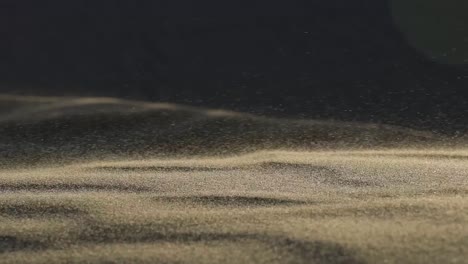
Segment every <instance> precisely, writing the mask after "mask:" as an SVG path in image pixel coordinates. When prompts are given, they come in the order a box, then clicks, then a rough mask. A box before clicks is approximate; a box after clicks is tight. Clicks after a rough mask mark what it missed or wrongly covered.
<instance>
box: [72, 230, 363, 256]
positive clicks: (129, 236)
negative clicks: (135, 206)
mask: <svg viewBox="0 0 468 264" xmlns="http://www.w3.org/2000/svg"><path fill="white" fill-rule="evenodd" d="M94 228H96V229H94V230H90V231H91V232H86V234H85V235H84V236H82V237H81V238H80V239H81V240H82V241H83V242H85V243H159V242H170V243H210V242H229V243H243V242H247V241H255V242H258V243H262V244H265V245H267V246H268V247H270V248H272V249H273V250H274V251H275V252H276V253H278V254H281V255H287V256H289V257H292V258H293V259H294V262H293V263H334V264H339V263H350V264H360V263H364V262H363V261H361V260H360V259H358V258H357V256H356V255H355V254H354V253H353V252H351V251H350V250H348V249H346V248H345V247H343V246H341V245H339V244H337V243H333V242H325V241H303V240H298V239H291V238H286V237H281V236H269V235H265V234H251V233H195V232H193V233H171V232H168V233H161V232H158V231H153V232H151V231H147V232H144V233H142V232H133V231H131V229H132V227H131V226H115V227H105V228H97V227H96V226H95V227H94ZM114 229H115V230H120V232H118V233H116V232H115V230H114ZM129 229H130V230H129ZM124 230H127V231H128V232H122V231H124Z"/></svg>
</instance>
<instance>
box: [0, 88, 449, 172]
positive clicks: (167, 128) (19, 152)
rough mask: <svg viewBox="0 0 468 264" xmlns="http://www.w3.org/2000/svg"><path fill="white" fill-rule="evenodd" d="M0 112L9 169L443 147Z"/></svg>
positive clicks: (26, 102)
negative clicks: (271, 152) (92, 161)
mask: <svg viewBox="0 0 468 264" xmlns="http://www.w3.org/2000/svg"><path fill="white" fill-rule="evenodd" d="M0 105H2V107H1V108H0V146H1V148H0V149H1V151H0V157H4V158H5V159H8V160H9V162H10V163H12V162H13V160H16V161H21V160H23V161H27V162H28V163H29V162H31V161H48V160H53V161H55V162H57V161H60V160H76V159H83V158H97V157H99V158H103V157H106V158H110V157H125V158H126V157H132V156H144V157H146V156H148V155H168V154H171V155H175V154H182V155H186V154H190V155H193V154H203V155H216V154H233V153H237V152H249V151H254V150H259V149H260V150H264V149H279V148H281V149H303V150H305V149H309V150H310V149H323V148H328V149H330V148H341V149H342V148H357V147H359V148H376V147H401V146H404V147H409V146H413V147H415V146H426V145H428V144H430V145H432V146H434V145H438V144H442V143H443V142H444V140H443V139H442V138H441V137H439V136H436V135H434V134H431V133H427V132H421V131H414V130H410V129H405V128H399V127H393V126H386V125H375V124H359V123H345V122H333V121H313V120H288V119H272V118H265V117H259V116H253V115H249V114H242V113H236V112H228V111H221V110H209V109H200V108H191V107H186V106H180V105H174V104H164V103H145V102H136V101H124V100H117V99H112V98H51V97H49V98H47V97H15V96H2V97H0ZM2 160H3V159H2Z"/></svg>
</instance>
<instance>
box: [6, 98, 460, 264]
mask: <svg viewBox="0 0 468 264" xmlns="http://www.w3.org/2000/svg"><path fill="white" fill-rule="evenodd" d="M2 98H3V104H2V105H4V106H5V107H4V108H2V109H0V113H1V115H0V131H1V132H2V133H1V134H0V135H1V136H0V146H1V148H0V149H1V152H0V157H1V163H0V164H2V166H1V168H0V263H466V259H467V258H468V149H467V148H464V146H465V145H464V144H463V142H462V141H454V140H450V139H447V138H444V137H442V136H439V135H434V134H431V133H429V132H421V131H414V130H410V129H404V128H398V127H391V126H384V125H375V124H357V123H340V122H336V121H310V120H280V119H269V118H264V117H256V116H251V115H246V114H240V113H234V112H227V111H215V110H209V109H195V108H190V107H184V106H177V105H170V104H150V103H140V102H139V103H137V102H130V101H122V100H116V99H109V98H108V99H102V98H100V99H97V98H68V99H63V98H62V99H58V98H42V97H40V98H39V97H11V96H10V97H8V96H4V97H2ZM6 106H8V107H6ZM163 113H164V114H163ZM164 116H166V117H167V118H166V119H163V118H162V117H164ZM137 117H140V118H141V119H138V118H137ZM90 120H91V121H90ZM135 120H136V121H135ZM164 120H166V121H164ZM140 122H141V124H140ZM54 124H55V125H57V124H58V125H57V127H53V125H54ZM245 124H248V125H245ZM51 126H52V127H51ZM174 127H175V128H174ZM188 127H189V128H190V129H189V128H188ZM117 128H118V129H117ZM298 129H302V130H300V131H298ZM26 131H27V132H26ZM187 131H191V132H190V133H187ZM226 131H227V132H226ZM184 132H185V134H184ZM202 132H205V133H202ZM228 132H229V133H228ZM171 133H174V134H176V135H174V134H171ZM177 133H179V134H177ZM262 133H263V134H262ZM314 133H315V134H314ZM148 134H149V135H148ZM137 135H140V137H137ZM184 135H185V136H184ZM262 135H263V136H262ZM288 137H289V138H288ZM153 138H157V139H161V140H162V139H166V140H162V143H161V141H159V140H153ZM176 138H181V139H183V142H182V143H181V142H177V141H174V142H173V144H174V145H175V146H174V147H168V146H169V143H171V142H172V141H173V140H175V139H176ZM41 139H42V140H41ZM392 139H393V140H392ZM312 140H313V141H314V142H313V143H310V142H311V141H312ZM90 145H93V146H95V148H93V149H86V147H88V146H90ZM142 147H145V148H144V149H140V150H139V148H142ZM83 148H85V149H86V150H83ZM126 149H128V151H127V152H126V151H125V150H126ZM187 149H188V150H187ZM68 151H70V152H68Z"/></svg>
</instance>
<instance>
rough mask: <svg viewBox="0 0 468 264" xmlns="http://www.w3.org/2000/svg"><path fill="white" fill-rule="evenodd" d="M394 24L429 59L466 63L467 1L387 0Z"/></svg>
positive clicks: (467, 48) (467, 49) (467, 36)
mask: <svg viewBox="0 0 468 264" xmlns="http://www.w3.org/2000/svg"><path fill="white" fill-rule="evenodd" d="M391 9H392V15H393V18H394V21H395V23H396V25H397V26H398V27H399V29H400V30H401V32H402V33H403V34H404V35H405V36H406V38H407V39H408V41H409V42H410V44H411V45H412V46H413V47H415V48H416V49H418V50H419V51H421V52H422V53H424V54H425V55H426V56H427V57H429V58H430V59H432V60H434V61H437V62H440V63H445V64H468V1H466V0H449V1H443V0H411V1H408V0H391Z"/></svg>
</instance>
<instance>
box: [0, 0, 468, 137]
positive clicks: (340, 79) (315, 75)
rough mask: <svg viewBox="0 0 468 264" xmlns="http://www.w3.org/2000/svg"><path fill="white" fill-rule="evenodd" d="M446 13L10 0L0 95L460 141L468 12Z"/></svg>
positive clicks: (385, 7)
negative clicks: (360, 124)
mask: <svg viewBox="0 0 468 264" xmlns="http://www.w3.org/2000/svg"><path fill="white" fill-rule="evenodd" d="M407 2H409V3H407ZM446 2H447V1H440V0H437V1H435V0H434V1H430V0H427V1H421V0H414V1H404V0H398V1H397V0H394V1H392V0H360V1H350V0H320V1H319V0H288V1H286V0H285V1H279V0H269V1H267V0H236V1H234V0H224V1H220V0H198V1H195V0H193V1H191V0H159V1H158V0H140V1H138V0H136V1H116V0H114V1H110V0H100V1H96V0H94V1H89V0H88V1H85V0H84V1H63V0H62V1H58V0H57V1H21V0H15V1H12V0H3V1H1V2H0V30H1V36H2V37H1V41H0V93H13V94H35V95H86V96H117V97H122V98H130V99H143V100H152V101H169V102H176V103H184V104H191V105H199V106H206V107H221V108H226V109H234V110H241V111H248V112H253V113H257V114H266V115H273V116H292V117H296V118H297V117H299V118H323V119H329V118H332V119H339V120H353V121H366V122H383V123H390V124H398V125H403V126H409V127H414V128H418V129H431V130H435V131H441V132H445V133H450V134H454V133H460V132H461V133H465V132H466V131H468V118H467V116H468V50H467V49H468V48H467V47H468V20H467V19H466V18H465V16H466V14H467V13H468V4H466V1H457V0H454V1H449V2H450V3H448V4H447V3H446Z"/></svg>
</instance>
